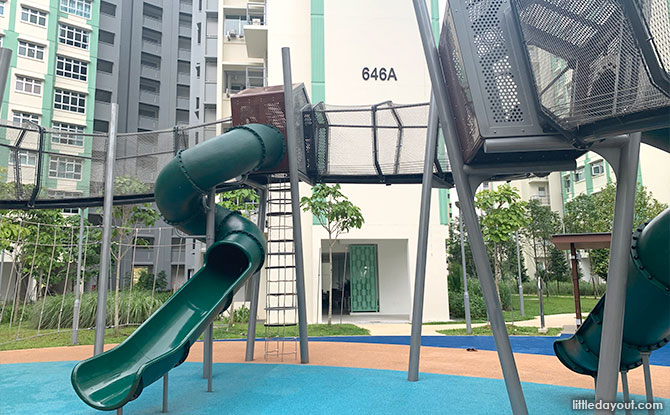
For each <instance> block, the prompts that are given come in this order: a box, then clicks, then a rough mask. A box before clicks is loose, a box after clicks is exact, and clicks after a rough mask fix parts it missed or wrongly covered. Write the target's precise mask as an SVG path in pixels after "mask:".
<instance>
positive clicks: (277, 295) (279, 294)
mask: <svg viewBox="0 0 670 415" xmlns="http://www.w3.org/2000/svg"><path fill="white" fill-rule="evenodd" d="M265 295H272V296H276V297H279V296H281V295H298V293H266V294H265Z"/></svg>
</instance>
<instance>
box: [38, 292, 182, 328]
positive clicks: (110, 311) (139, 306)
mask: <svg viewBox="0 0 670 415" xmlns="http://www.w3.org/2000/svg"><path fill="white" fill-rule="evenodd" d="M170 295H171V293H169V292H168V293H155V294H154V298H153V301H152V299H151V291H147V290H133V292H132V294H131V293H130V292H129V291H122V292H120V293H119V310H120V314H121V321H122V322H123V323H124V324H125V323H128V324H141V323H143V322H144V320H146V319H147V318H149V316H151V314H152V313H153V312H154V311H156V310H157V309H158V308H159V307H160V306H161V305H162V304H163V303H164V302H165V301H166V300H167V299H168V298H169V297H170ZM63 299H64V301H63ZM61 302H62V305H63V311H62V313H61V311H60V310H61ZM42 306H43V303H42V301H39V302H37V303H36V304H34V305H33V307H32V308H31V311H32V312H31V314H30V322H31V327H32V328H34V329H36V328H37V325H38V323H39V320H40V314H42V323H41V328H42V329H55V328H57V327H58V321H59V317H60V327H61V328H69V327H72V318H73V315H74V294H67V295H65V297H63V296H60V295H54V296H47V297H46V299H45V301H44V312H42ZM97 308H98V294H97V292H91V293H84V294H83V295H82V296H81V308H80V310H79V327H80V328H88V327H95V316H96V310H97ZM127 319H128V320H127ZM113 320H114V298H113V297H112V296H108V297H107V325H110V324H111V323H112V321H113ZM126 320H127V321H126Z"/></svg>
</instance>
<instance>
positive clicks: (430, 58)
mask: <svg viewBox="0 0 670 415" xmlns="http://www.w3.org/2000/svg"><path fill="white" fill-rule="evenodd" d="M413 4H414V11H415V14H416V18H417V22H418V25H419V32H420V35H421V41H422V44H423V50H424V53H425V55H426V63H427V64H428V72H429V74H430V80H431V84H432V86H433V95H434V97H435V101H436V103H437V108H438V110H439V112H438V115H439V118H440V125H441V126H442V131H443V133H444V138H445V141H446V144H447V155H448V156H449V162H450V165H451V170H452V174H453V177H454V183H455V184H456V190H457V192H458V199H459V201H460V203H461V213H462V214H463V220H464V221H465V226H466V228H467V229H468V236H469V239H470V248H471V250H472V257H473V259H474V262H475V267H476V269H477V275H478V277H479V282H480V285H481V288H482V293H483V294H484V300H485V302H486V310H487V312H488V314H489V321H490V323H491V330H492V331H493V338H494V340H495V344H496V350H497V351H498V357H499V359H500V365H501V367H502V372H503V377H504V378H505V386H506V387H507V394H508V395H509V400H510V405H511V407H512V411H513V412H514V414H516V415H526V414H528V409H527V408H526V399H525V398H524V396H523V390H522V389H521V381H520V380H519V372H518V371H517V368H516V362H515V361H514V355H513V354H512V346H511V344H510V341H509V337H508V336H507V327H505V319H504V317H503V314H502V310H501V308H500V301H499V299H498V294H497V291H496V286H495V282H494V280H493V273H492V272H491V264H490V263H489V259H488V255H487V253H486V246H485V245H484V238H483V237H482V233H481V228H480V226H479V221H478V220H477V212H476V211H475V204H474V192H473V191H472V189H471V187H470V184H471V183H470V182H469V179H468V176H467V175H466V174H465V172H464V171H463V167H464V162H463V155H462V153H461V149H460V144H459V142H458V132H457V130H456V126H455V125H454V113H453V111H452V108H451V103H450V102H449V100H448V98H447V88H446V85H445V83H444V74H443V73H442V66H441V65H440V62H439V55H438V51H437V47H436V46H435V40H434V39H433V35H432V30H431V23H430V15H429V14H428V9H427V8H426V2H425V1H424V0H413Z"/></svg>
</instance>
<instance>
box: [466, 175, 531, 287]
mask: <svg viewBox="0 0 670 415" xmlns="http://www.w3.org/2000/svg"><path fill="white" fill-rule="evenodd" d="M520 198H521V197H520V196H519V194H518V193H517V191H516V189H515V188H512V187H511V186H510V185H509V184H504V185H502V186H500V187H498V188H497V189H495V190H483V191H481V192H479V193H477V196H476V197H475V206H476V207H477V208H478V209H480V210H481V212H482V215H481V216H480V219H479V221H480V223H481V227H482V235H483V236H484V240H485V241H488V242H490V243H492V244H493V245H492V247H491V248H492V252H491V253H492V256H493V264H494V271H495V280H496V288H497V287H498V281H499V280H500V279H501V278H502V268H501V262H502V247H501V244H502V243H504V242H508V241H510V240H513V239H514V233H515V232H516V231H518V230H519V229H521V228H522V227H523V226H525V225H526V223H527V216H526V202H523V201H521V200H520Z"/></svg>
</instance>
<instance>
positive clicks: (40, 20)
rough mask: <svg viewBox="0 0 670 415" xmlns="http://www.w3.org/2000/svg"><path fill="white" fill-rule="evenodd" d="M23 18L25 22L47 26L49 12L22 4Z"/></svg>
mask: <svg viewBox="0 0 670 415" xmlns="http://www.w3.org/2000/svg"><path fill="white" fill-rule="evenodd" d="M21 20H23V21H24V22H28V23H32V24H36V25H38V26H42V27H46V25H47V13H46V12H43V11H41V10H36V9H31V8H28V7H25V6H21Z"/></svg>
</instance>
